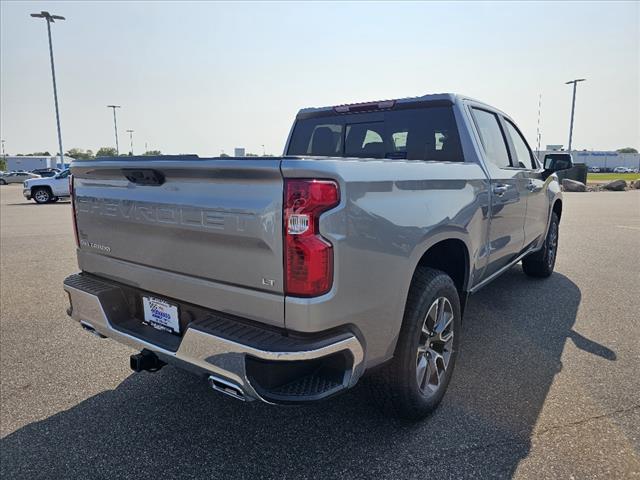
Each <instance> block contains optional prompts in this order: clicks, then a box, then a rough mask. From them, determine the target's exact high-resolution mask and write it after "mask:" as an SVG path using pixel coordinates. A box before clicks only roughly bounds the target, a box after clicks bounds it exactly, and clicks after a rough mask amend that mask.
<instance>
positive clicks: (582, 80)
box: [564, 78, 586, 85]
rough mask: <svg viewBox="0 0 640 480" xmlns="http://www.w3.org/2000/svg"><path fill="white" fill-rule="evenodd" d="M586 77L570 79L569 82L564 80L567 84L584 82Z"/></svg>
mask: <svg viewBox="0 0 640 480" xmlns="http://www.w3.org/2000/svg"><path fill="white" fill-rule="evenodd" d="M585 80H586V78H576V79H575V80H570V81H568V82H564V84H565V85H571V84H572V83H578V82H584V81H585Z"/></svg>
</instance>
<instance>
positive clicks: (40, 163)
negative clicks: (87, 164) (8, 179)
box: [5, 155, 73, 172]
mask: <svg viewBox="0 0 640 480" xmlns="http://www.w3.org/2000/svg"><path fill="white" fill-rule="evenodd" d="M5 158H6V159H7V171H9V172H10V171H12V170H24V171H26V172H30V171H31V170H35V169H37V168H62V167H61V166H60V163H59V161H60V157H39V156H31V155H30V156H10V155H7V156H6V157H5ZM72 161H73V158H71V157H67V156H66V155H65V157H64V163H65V167H67V166H69V164H70V163H71V162H72Z"/></svg>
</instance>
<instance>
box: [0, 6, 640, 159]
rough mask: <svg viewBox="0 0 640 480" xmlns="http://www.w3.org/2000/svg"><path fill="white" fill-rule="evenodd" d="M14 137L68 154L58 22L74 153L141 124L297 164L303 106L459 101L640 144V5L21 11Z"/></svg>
mask: <svg viewBox="0 0 640 480" xmlns="http://www.w3.org/2000/svg"><path fill="white" fill-rule="evenodd" d="M0 5H1V6H0V14H1V24H0V30H1V33H0V35H1V37H0V38H1V52H0V53H1V63H0V69H1V76H0V80H1V89H0V94H1V98H0V100H1V117H0V121H1V132H0V134H1V136H2V139H4V140H5V141H6V150H7V153H10V154H15V153H29V152H32V151H37V150H49V151H50V152H52V153H54V152H56V151H57V137H56V129H55V115H54V107H53V96H52V86H51V73H50V67H49V58H48V48H47V36H46V27H45V22H44V20H36V19H32V18H30V17H29V13H32V12H39V11H40V10H48V11H49V12H51V13H54V14H59V15H64V16H65V17H66V18H67V20H66V21H63V22H59V23H55V24H54V25H53V26H52V28H53V40H54V53H55V59H56V69H57V77H58V93H59V97H60V110H61V122H62V135H63V145H64V148H65V150H68V149H70V148H73V147H79V148H85V149H86V148H90V149H93V150H94V151H95V150H96V149H98V148H99V147H101V146H113V145H114V134H113V123H112V116H111V110H108V109H107V108H106V107H105V106H106V105H107V104H111V103H115V104H120V105H122V109H121V110H120V111H119V112H118V126H119V135H120V145H121V151H123V150H124V151H127V150H128V138H127V137H126V133H125V130H127V129H133V130H135V133H134V151H136V153H140V152H141V151H142V150H143V149H144V144H145V142H146V143H147V144H148V148H149V149H159V150H162V152H163V153H197V154H199V155H201V156H212V155H213V156H215V155H219V154H220V151H221V150H223V149H224V151H225V152H227V153H231V154H232V153H233V147H236V146H244V147H246V148H247V151H249V152H255V153H262V146H261V145H263V144H264V145H265V149H266V152H267V153H272V154H280V153H281V152H282V148H283V146H284V142H285V140H286V136H287V134H288V132H289V128H290V125H291V122H292V119H293V117H294V115H295V113H296V112H297V110H298V109H300V108H302V107H305V106H324V105H335V104H341V103H350V102H357V101H366V100H378V99H388V98H398V97H407V96H418V95H423V94H425V93H437V92H457V93H463V94H465V95H470V96H472V97H475V98H478V99H480V100H483V101H485V102H487V103H489V104H492V105H494V106H496V107H498V108H501V109H502V110H504V111H506V112H507V113H509V114H510V115H511V116H513V117H514V118H515V119H516V121H517V122H518V123H519V124H520V126H521V128H522V129H523V132H524V133H525V135H526V137H527V138H528V140H529V142H530V143H531V144H532V147H533V148H535V139H536V125H537V111H538V94H540V93H541V94H542V146H543V147H544V145H546V144H565V145H566V144H567V142H568V130H569V114H570V108H571V87H570V86H568V85H564V82H565V81H567V80H571V79H574V78H587V81H586V82H583V83H581V84H580V85H579V86H578V97H577V106H576V120H575V127H574V147H576V148H580V149H582V148H587V149H616V148H620V147H625V146H632V147H635V148H640V26H639V25H640V3H639V2H627V3H616V2H585V3H581V2H567V3H562V2H527V3H512V2H497V3H475V2H473V3H452V2H446V3H418V2H406V3H404V2H393V3H392V2H388V3H387V2H379V3H365V2H353V3H346V2H343V3H339V2H318V3H304V4H303V3H293V2H282V3H266V2H260V3H239V2H234V3H202V2H200V3H187V2H179V3H178V2H175V3H172V2H162V3H161V2H158V3H154V2H150V1H143V2H138V3H136V2H128V3H124V2H102V3H101V2H79V1H74V2H22V1H21V2H7V1H2V2H1V3H0Z"/></svg>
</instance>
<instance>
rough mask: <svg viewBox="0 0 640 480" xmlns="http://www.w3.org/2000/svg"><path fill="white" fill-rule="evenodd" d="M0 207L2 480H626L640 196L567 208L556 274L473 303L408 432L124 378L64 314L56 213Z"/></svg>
mask: <svg viewBox="0 0 640 480" xmlns="http://www.w3.org/2000/svg"><path fill="white" fill-rule="evenodd" d="M0 199H1V207H0V208H1V210H0V242H1V267H0V268H1V269H0V275H1V290H0V294H1V296H0V302H1V306H0V314H1V320H0V380H1V384H0V385H1V390H0V399H1V407H2V408H1V425H0V438H1V439H0V460H1V462H0V476H2V478H6V479H21V478H29V479H34V478H72V479H75V478H78V479H80V478H83V479H84V478H109V479H115V478H156V477H162V478H222V477H224V478H314V479H315V478H427V477H431V478H489V477H501V478H504V477H515V478H536V479H537V478H640V373H639V370H640V191H629V192H601V193H577V194H565V207H564V212H563V218H562V222H561V227H560V250H559V257H558V263H557V266H556V273H554V274H553V276H552V277H551V278H549V279H547V280H542V281H540V280H531V279H528V278H527V277H525V276H524V274H523V273H522V272H521V269H520V267H514V268H513V269H512V270H511V271H509V272H508V273H506V274H505V275H504V276H503V277H502V278H501V279H499V280H497V281H496V282H494V283H493V284H491V285H490V286H488V287H486V288H485V289H484V290H482V291H481V292H479V293H478V294H476V295H475V296H473V297H472V298H471V300H470V304H469V307H468V311H467V314H466V318H465V322H464V324H463V332H462V334H463V340H462V346H461V348H462V351H461V355H460V357H459V361H458V365H457V367H456V373H455V375H454V378H453V381H452V383H451V386H450V388H449V391H448V393H447V395H446V396H445V399H444V401H443V404H442V405H441V407H440V408H439V409H438V410H437V411H436V412H435V414H434V415H432V416H431V417H430V418H429V419H427V420H425V421H423V422H422V423H419V424H414V425H410V424H406V423H403V422H400V421H397V420H394V419H392V418H387V417H385V416H383V415H382V414H381V413H379V411H378V410H377V409H376V408H375V407H373V406H372V405H371V402H370V400H369V398H368V396H367V391H366V389H365V388H363V387H357V388H356V389H354V390H353V391H350V392H349V393H347V394H344V395H342V396H340V397H337V398H335V399H333V400H330V401H327V402H324V403H321V404H316V405H313V406H307V407H287V408H283V407H271V406H268V405H264V404H260V403H257V402H254V403H251V404H244V403H241V402H238V401H236V400H233V399H231V398H227V397H224V396H222V395H220V394H218V393H215V392H213V391H210V390H209V389H208V387H207V385H206V384H205V383H203V382H201V381H200V380H199V379H198V378H196V377H194V376H192V375H190V374H188V373H184V372H182V371H180V370H177V369H175V368H173V367H167V368H164V369H163V370H161V371H160V372H158V373H156V374H150V373H140V374H133V373H132V372H131V371H130V370H129V367H128V360H129V355H130V354H131V353H133V351H132V350H130V349H129V348H127V347H124V346H121V345H119V344H116V343H115V342H113V341H110V340H100V339H97V338H95V337H93V336H91V335H89V334H87V333H85V332H84V331H82V329H81V328H80V327H79V326H78V325H77V324H76V323H74V322H72V321H71V320H70V319H68V317H67V316H66V314H65V308H66V297H65V295H64V293H63V290H62V280H63V279H64V277H65V276H66V275H68V274H70V273H73V272H75V271H76V269H77V266H76V261H75V253H74V249H75V246H74V242H73V239H72V230H71V215H70V214H71V212H70V207H69V203H68V202H59V203H57V204H50V205H36V204H35V203H33V202H27V201H25V200H24V198H23V197H22V189H21V186H20V185H9V186H6V187H0ZM142 247H143V246H132V248H142Z"/></svg>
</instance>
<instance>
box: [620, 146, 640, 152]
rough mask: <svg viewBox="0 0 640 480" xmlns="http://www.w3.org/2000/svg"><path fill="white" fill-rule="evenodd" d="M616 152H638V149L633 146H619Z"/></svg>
mask: <svg viewBox="0 0 640 480" xmlns="http://www.w3.org/2000/svg"><path fill="white" fill-rule="evenodd" d="M616 152H618V153H638V150H636V149H635V148H633V147H624V148H619V149H618V150H616Z"/></svg>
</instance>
